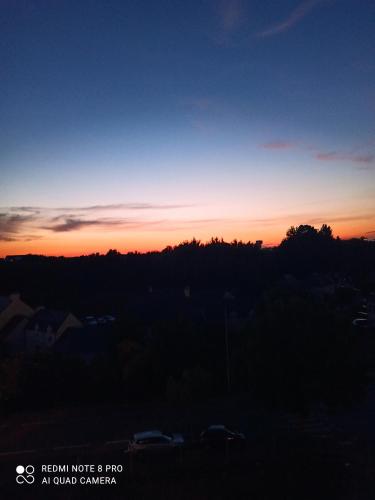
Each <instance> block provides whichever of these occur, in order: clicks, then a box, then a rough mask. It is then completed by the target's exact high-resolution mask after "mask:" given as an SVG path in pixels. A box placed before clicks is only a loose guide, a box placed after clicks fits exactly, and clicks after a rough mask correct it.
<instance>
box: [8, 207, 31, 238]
mask: <svg viewBox="0 0 375 500" xmlns="http://www.w3.org/2000/svg"><path fill="white" fill-rule="evenodd" d="M35 218H36V216H35V215H34V214H29V215H21V214H12V213H0V235H1V238H2V240H3V241H5V238H11V237H13V236H10V235H13V234H16V233H18V232H19V231H20V229H21V228H22V226H24V225H25V224H27V223H30V222H32V221H34V220H35Z"/></svg>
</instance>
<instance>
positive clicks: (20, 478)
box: [16, 465, 35, 484]
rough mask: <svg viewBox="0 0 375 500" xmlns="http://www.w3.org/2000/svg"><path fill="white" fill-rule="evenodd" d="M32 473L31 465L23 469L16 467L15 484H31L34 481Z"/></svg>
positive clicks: (19, 466)
mask: <svg viewBox="0 0 375 500" xmlns="http://www.w3.org/2000/svg"><path fill="white" fill-rule="evenodd" d="M34 471H35V468H34V466H33V465H26V467H24V466H23V465H17V467H16V472H17V476H16V482H17V483H18V484H24V483H27V484H33V482H34V481H35V478H34Z"/></svg>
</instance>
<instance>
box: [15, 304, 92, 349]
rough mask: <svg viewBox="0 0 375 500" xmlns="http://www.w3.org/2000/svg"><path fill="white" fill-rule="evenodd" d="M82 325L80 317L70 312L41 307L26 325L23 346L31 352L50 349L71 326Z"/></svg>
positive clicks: (78, 326)
mask: <svg viewBox="0 0 375 500" xmlns="http://www.w3.org/2000/svg"><path fill="white" fill-rule="evenodd" d="M82 326H83V325H82V323H81V322H80V321H79V319H77V318H76V317H75V316H74V315H73V314H72V313H70V312H67V311H59V310H56V309H46V308H40V309H38V310H37V311H36V313H35V314H34V316H33V317H32V318H30V319H29V321H28V322H27V324H26V325H25V328H24V331H23V344H24V345H23V348H24V350H26V351H29V352H33V351H38V350H45V349H48V348H50V347H52V345H53V344H54V343H55V342H57V340H58V339H59V338H60V337H61V336H62V335H64V333H65V332H66V331H67V330H68V329H69V328H82Z"/></svg>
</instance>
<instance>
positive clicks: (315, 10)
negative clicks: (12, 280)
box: [0, 0, 375, 256]
mask: <svg viewBox="0 0 375 500" xmlns="http://www.w3.org/2000/svg"><path fill="white" fill-rule="evenodd" d="M0 32H1V36H0V61H1V65H0V86H1V92H0V131H1V134H0V256H3V255H7V254H19V253H29V252H31V253H44V254H48V255H62V254H64V255H80V254H83V253H91V252H95V251H99V252H106V251H107V250H108V249H109V248H117V249H118V250H120V251H123V252H126V251H129V250H140V251H146V250H152V249H161V248H163V247H164V246H166V245H167V244H175V243H178V242H180V241H182V240H185V239H191V238H192V237H196V238H199V239H202V240H207V239H209V238H210V237H211V236H219V237H221V236H222V237H224V238H225V239H227V240H231V239H234V238H237V239H243V240H246V241H248V240H251V241H255V240H257V239H262V240H264V241H265V243H267V244H276V243H278V242H279V241H280V239H281V238H282V237H283V236H284V234H285V231H286V230H287V228H288V227H289V226H290V225H297V224H301V223H309V224H315V225H316V226H319V225H320V224H322V223H324V222H326V223H328V224H331V225H332V227H333V229H334V233H335V234H336V235H340V236H342V237H350V236H361V235H363V236H366V237H371V238H373V237H375V2H374V1H373V0H360V1H359V0H283V1H280V0H248V1H245V0H200V1H194V0H189V1H188V2H187V1H186V0H183V1H182V0H169V1H167V0H159V1H150V0H147V1H146V0H132V1H127V0H90V1H86V0H0Z"/></svg>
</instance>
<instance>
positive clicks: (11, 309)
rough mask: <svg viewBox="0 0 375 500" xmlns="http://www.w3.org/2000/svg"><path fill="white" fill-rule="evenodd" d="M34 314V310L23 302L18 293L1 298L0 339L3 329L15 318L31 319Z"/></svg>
mask: <svg viewBox="0 0 375 500" xmlns="http://www.w3.org/2000/svg"><path fill="white" fill-rule="evenodd" d="M33 314H34V310H33V309H32V308H31V307H30V306H28V305H27V304H25V302H23V301H22V300H21V298H20V295H19V294H18V293H13V294H12V295H9V297H3V296H0V337H1V336H2V331H3V329H4V328H5V327H6V326H7V325H8V324H9V323H10V322H12V321H13V320H14V319H15V318H23V319H25V318H30V317H31V316H32V315H33Z"/></svg>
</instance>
